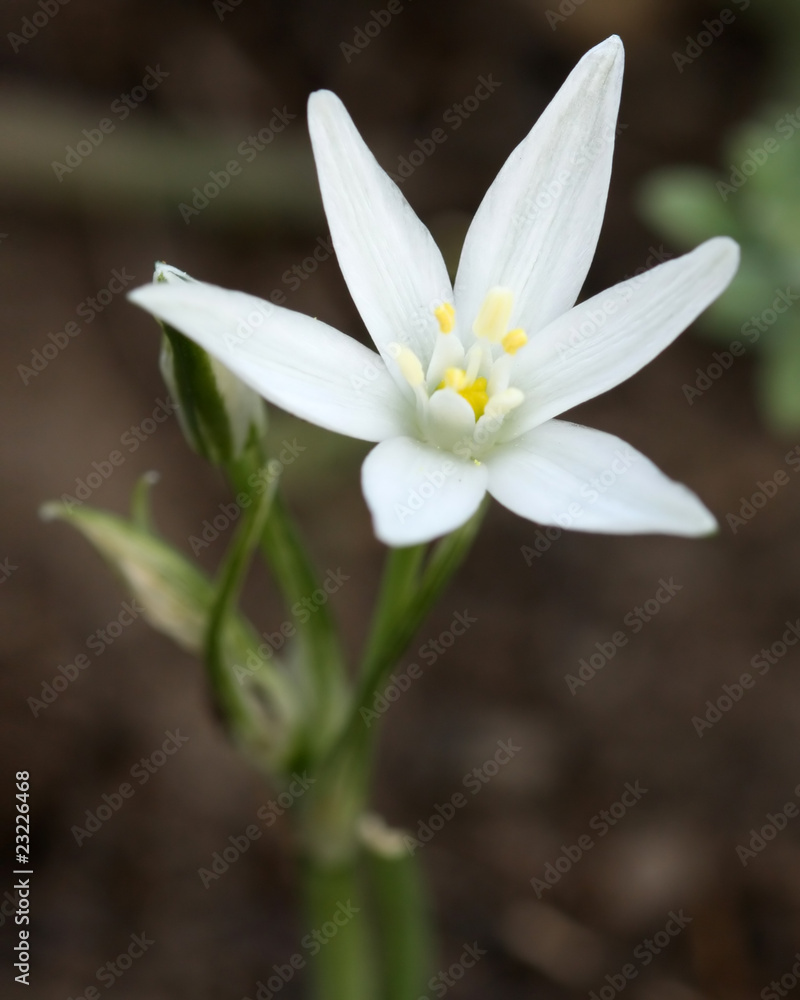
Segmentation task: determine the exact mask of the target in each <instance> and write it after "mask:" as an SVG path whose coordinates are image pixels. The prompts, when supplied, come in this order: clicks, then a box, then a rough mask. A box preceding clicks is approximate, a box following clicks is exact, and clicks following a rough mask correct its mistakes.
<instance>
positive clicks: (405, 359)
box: [392, 345, 425, 389]
mask: <svg viewBox="0 0 800 1000" xmlns="http://www.w3.org/2000/svg"><path fill="white" fill-rule="evenodd" d="M392 346H393V347H397V348H398V349H397V351H396V353H395V354H394V358H395V361H396V362H397V367H398V368H399V369H400V372H401V374H402V376H403V378H404V379H405V380H406V382H408V384H409V385H410V386H411V388H412V389H416V388H417V386H419V385H422V383H423V382H424V381H425V373H424V372H423V370H422V363H421V362H420V360H419V358H418V357H417V356H416V354H414V352H413V351H412V350H409V348H408V347H400V345H392Z"/></svg>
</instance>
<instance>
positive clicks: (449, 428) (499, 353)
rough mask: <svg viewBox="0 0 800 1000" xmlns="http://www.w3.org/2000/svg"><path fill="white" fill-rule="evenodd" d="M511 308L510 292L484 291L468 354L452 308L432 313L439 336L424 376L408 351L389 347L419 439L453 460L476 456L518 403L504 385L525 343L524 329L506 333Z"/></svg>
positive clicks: (518, 393)
mask: <svg viewBox="0 0 800 1000" xmlns="http://www.w3.org/2000/svg"><path fill="white" fill-rule="evenodd" d="M513 306H514V296H513V293H512V291H511V289H510V288H501V287H499V286H498V287H495V288H491V289H489V292H488V293H487V295H486V298H485V299H484V300H483V303H482V305H481V307H480V309H479V310H478V315H477V316H476V318H475V322H474V323H473V324H472V333H473V334H474V343H473V344H472V346H470V347H469V349H465V347H464V344H463V343H462V340H461V338H460V337H459V335H458V332H457V330H456V326H457V323H456V311H455V307H454V306H453V305H452V303H450V302H445V303H443V304H442V305H439V306H437V307H436V308H434V309H433V315H434V316H435V317H436V320H437V323H438V325H439V331H440V332H439V335H438V336H437V337H436V343H435V345H434V350H433V353H432V355H431V359H430V363H429V364H428V369H427V371H425V369H424V368H423V365H422V362H421V361H420V360H419V358H418V357H417V356H416V354H414V352H413V351H411V350H410V349H409V348H408V347H404V346H401V345H400V344H393V345H391V353H392V356H393V358H394V361H395V363H396V365H397V368H398V370H399V372H400V374H401V375H402V376H403V379H404V380H405V381H406V382H407V383H408V385H409V386H411V388H412V389H413V390H414V396H415V397H416V404H417V419H418V422H419V428H420V432H421V436H422V438H423V440H427V441H429V442H430V443H431V444H433V445H435V446H436V447H438V448H443V449H447V450H451V451H454V452H455V453H456V454H458V455H462V456H463V455H467V456H470V457H473V458H474V457H476V456H480V455H482V454H484V453H485V452H486V451H487V450H488V448H490V447H491V446H492V444H493V443H494V441H495V439H496V438H497V435H498V433H499V431H500V428H501V427H502V425H503V422H504V420H505V418H506V417H507V416H508V414H509V413H511V411H512V410H514V409H516V408H517V407H518V406H519V405H520V404H521V403H522V402H523V400H524V398H525V397H524V396H523V394H522V392H521V391H520V390H519V389H516V388H514V387H511V386H510V385H509V383H510V381H511V374H512V367H513V363H514V355H515V354H516V353H517V351H518V350H519V349H520V348H521V347H524V346H525V344H527V342H528V338H527V336H526V334H525V331H524V330H522V329H521V328H519V327H516V328H514V329H511V330H510V329H509V326H510V322H511V314H512V312H513ZM459 399H463V400H464V402H466V403H467V404H468V405H469V409H467V408H466V407H465V406H464V404H463V403H461V402H459Z"/></svg>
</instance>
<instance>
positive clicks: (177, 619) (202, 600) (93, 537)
mask: <svg viewBox="0 0 800 1000" xmlns="http://www.w3.org/2000/svg"><path fill="white" fill-rule="evenodd" d="M41 514H42V517H44V518H45V519H48V520H50V519H55V518H57V519H60V520H63V521H65V522H66V523H68V524H71V525H72V526H73V527H74V528H76V529H77V530H78V531H80V532H81V534H83V535H84V537H85V538H86V539H87V540H88V541H89V542H91V544H92V545H93V546H94V547H95V548H96V549H97V551H98V552H99V553H100V554H101V555H102V556H103V557H104V559H105V560H106V561H107V562H108V563H109V564H110V566H111V567H112V569H113V570H114V571H115V572H116V573H117V574H118V575H119V576H120V577H121V578H122V580H123V582H124V584H125V585H126V586H127V588H128V589H129V590H130V591H131V593H132V594H133V596H134V598H135V599H136V600H137V601H138V602H139V603H140V604H141V605H142V607H143V608H144V611H143V617H144V618H145V619H146V620H147V621H148V622H149V624H150V625H151V626H152V627H153V628H154V629H156V630H157V631H159V632H162V633H163V634H164V635H167V636H169V638H170V639H172V640H173V641H174V642H175V643H177V645H178V646H180V647H181V648H182V649H185V650H187V651H188V652H190V653H195V654H197V655H200V654H202V653H203V651H204V644H205V642H206V637H207V633H208V627H209V619H210V615H211V611H212V608H213V607H214V602H215V599H216V595H217V588H216V587H215V585H214V584H213V583H212V582H211V580H209V579H208V577H207V576H206V575H205V574H204V573H203V572H201V571H200V570H199V569H197V567H196V566H194V565H193V564H192V563H191V562H190V561H189V560H188V559H187V558H186V557H185V556H183V555H182V554H181V553H180V552H178V551H177V550H175V549H174V548H172V546H170V545H169V544H167V543H166V542H164V541H163V540H162V539H160V538H157V537H156V536H155V535H153V534H152V533H151V532H150V531H149V529H147V528H145V527H143V526H142V525H141V524H138V523H134V522H131V521H126V520H124V519H123V518H120V517H117V516H116V515H115V514H111V513H109V512H107V511H101V510H95V509H92V508H90V507H78V508H74V507H72V505H67V504H63V503H58V502H55V503H48V504H45V505H44V506H43V507H42V510H41ZM218 642H219V648H220V659H221V661H222V662H223V663H224V669H225V671H226V679H227V681H228V684H229V692H230V693H231V696H232V697H235V698H236V699H237V702H236V705H235V706H234V708H235V710H236V713H237V715H236V719H235V721H236V724H237V727H238V731H237V733H236V734H235V735H237V737H238V738H239V739H240V740H241V742H242V743H243V745H244V746H245V748H246V749H249V750H251V751H253V752H255V753H256V755H257V757H258V760H259V763H266V765H267V767H268V769H278V768H281V767H282V766H283V764H284V763H286V765H287V766H291V764H290V763H289V758H290V754H291V753H293V752H294V746H293V743H294V740H295V734H296V732H297V728H298V725H297V723H298V714H299V710H298V704H297V699H296V697H295V695H294V692H293V690H292V687H291V684H290V682H289V679H288V677H287V676H286V675H285V674H284V673H283V671H282V669H281V668H280V666H279V664H278V662H277V661H276V660H275V659H274V658H272V657H270V658H269V659H265V658H264V657H263V656H262V655H261V654H260V653H259V652H258V650H259V646H260V645H261V642H260V638H259V636H258V634H257V632H256V631H255V629H254V628H253V627H252V626H251V625H250V624H249V623H248V622H247V621H246V620H245V619H244V618H243V617H242V615H241V614H239V613H236V612H233V611H228V613H227V614H226V615H225V618H224V622H223V623H222V624H221V625H220V635H219V639H218ZM212 680H213V678H212ZM225 707H226V709H230V708H231V706H230V705H226V706H225Z"/></svg>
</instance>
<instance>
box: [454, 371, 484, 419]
mask: <svg viewBox="0 0 800 1000" xmlns="http://www.w3.org/2000/svg"><path fill="white" fill-rule="evenodd" d="M459 396H461V397H462V399H466V401H467V402H468V403H469V405H470V406H471V407H472V411H473V413H474V414H475V419H476V420H480V418H481V417H482V416H483V411H484V410H485V409H486V404H487V403H488V402H489V393H488V392H487V391H486V379H485V378H476V379H475V381H474V382H473V383H472V385H470V386H468V387H467V388H466V389H462V390H461V391H460V392H459Z"/></svg>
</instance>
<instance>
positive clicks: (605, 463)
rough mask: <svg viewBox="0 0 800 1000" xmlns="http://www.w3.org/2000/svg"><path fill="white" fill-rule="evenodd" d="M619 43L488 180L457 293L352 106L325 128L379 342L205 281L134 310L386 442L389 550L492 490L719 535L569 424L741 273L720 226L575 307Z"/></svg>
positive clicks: (663, 486) (633, 460)
mask: <svg viewBox="0 0 800 1000" xmlns="http://www.w3.org/2000/svg"><path fill="white" fill-rule="evenodd" d="M622 68H623V49H622V43H621V41H620V40H619V38H617V37H616V36H615V37H612V38H609V39H608V40H607V41H605V42H603V43H602V44H601V45H598V46H597V47H596V48H594V49H592V50H591V51H590V52H589V53H587V55H586V56H584V58H583V59H582V60H581V61H580V63H579V64H578V66H577V67H576V68H575V70H574V71H573V72H572V74H571V75H570V76H569V78H568V79H567V81H566V82H565V84H564V86H563V87H562V88H561V90H560V91H559V93H558V94H557V95H556V97H555V99H554V100H553V102H552V103H551V104H550V106H549V107H548V108H547V109H546V110H545V112H544V114H543V115H542V116H541V118H540V119H539V121H538V122H537V123H536V125H535V126H534V127H533V129H532V130H531V132H530V133H529V135H528V136H527V138H525V139H524V140H523V142H522V143H521V144H520V145H519V146H518V147H517V148H516V149H515V150H514V151H513V153H512V154H511V156H510V157H509V158H508V161H507V162H506V164H505V166H504V167H503V169H502V170H501V171H500V173H499V175H498V177H497V179H496V180H495V181H494V183H493V184H492V186H491V187H490V188H489V191H488V193H487V194H486V197H485V198H484V200H483V202H482V204H481V206H480V208H479V209H478V212H477V214H476V216H475V218H474V220H473V222H472V225H471V226H470V229H469V232H468V233H467V236H466V240H465V243H464V248H463V251H462V254H461V260H460V263H459V267H458V274H457V277H456V281H455V289H453V287H452V285H451V283H450V280H449V277H448V274H447V269H446V267H445V264H444V261H443V259H442V256H441V254H440V252H439V250H438V249H437V247H436V245H435V244H434V242H433V239H432V237H431V235H430V233H429V232H428V230H427V229H426V228H425V226H424V225H423V224H422V223H421V222H420V220H419V219H418V218H417V216H416V215H415V214H414V212H413V211H412V209H411V207H410V206H409V205H408V203H407V201H406V200H405V198H404V197H403V195H402V194H401V192H400V190H399V188H398V187H397V186H396V185H395V184H394V182H393V181H392V180H391V179H390V178H389V177H388V176H387V174H386V173H385V172H384V171H383V170H382V169H381V168H380V166H379V165H378V163H377V162H376V160H375V158H374V157H373V156H372V154H371V153H370V152H369V150H368V149H367V147H366V145H365V144H364V142H363V140H362V139H361V137H360V135H359V134H358V132H357V131H356V128H355V126H354V125H353V123H352V121H351V119H350V117H349V116H348V114H347V112H346V111H345V109H344V107H343V105H342V104H341V102H340V101H339V99H338V98H337V97H335V96H334V95H333V94H332V93H330V92H328V91H320V92H318V93H315V94H313V95H312V96H311V98H310V101H309V111H308V115H309V127H310V131H311V139H312V143H313V147H314V156H315V159H316V164H317V170H318V173H319V180H320V187H321V190H322V198H323V202H324V205H325V211H326V214H327V217H328V222H329V223H330V229H331V237H332V239H333V244H334V247H335V249H336V254H337V258H338V261H339V265H340V267H341V269H342V272H343V274H344V277H345V279H346V281H347V284H348V287H349V289H350V292H351V294H352V296H353V299H354V301H355V303H356V305H357V307H358V310H359V312H360V313H361V316H362V318H363V320H364V323H365V324H366V327H367V330H368V331H369V333H370V335H371V337H372V339H373V341H374V343H375V346H376V347H377V349H378V353H377V354H376V353H375V352H374V351H372V350H370V349H368V348H366V347H364V346H362V345H361V344H360V343H358V342H357V341H355V340H353V339H352V338H350V337H348V336H346V335H345V334H343V333H340V332H339V331H338V330H335V329H333V328H331V327H329V326H327V325H326V324H325V323H322V322H320V321H318V320H315V319H311V318H310V317H308V316H304V315H301V314H299V313H296V312H293V311H291V310H288V309H284V308H280V307H278V306H275V305H273V304H272V303H269V302H265V301H263V300H261V299H258V298H255V297H253V296H251V295H246V294H244V293H242V292H234V291H228V290H225V289H222V288H218V287H216V286H213V285H207V284H204V283H202V282H196V283H186V282H174V283H167V284H164V283H161V284H153V285H148V286H146V287H143V288H139V289H137V290H136V291H134V292H133V293H132V294H131V298H132V299H133V301H134V302H136V303H138V304H139V305H141V306H143V307H144V308H145V309H147V310H149V311H150V312H151V313H153V314H154V315H155V316H157V317H159V318H160V319H162V320H164V321H166V322H167V323H170V324H172V325H173V326H174V327H176V328H177V329H178V330H180V331H182V332H183V333H185V334H186V335H187V336H189V337H191V338H192V339H193V340H195V341H196V342H197V343H198V344H200V345H201V346H202V347H203V348H205V349H206V350H207V351H208V352H209V353H210V354H212V355H213V356H214V357H216V358H217V359H219V360H220V361H222V362H223V363H224V364H225V365H227V366H228V368H230V369H231V370H232V371H233V372H234V373H235V374H236V375H238V376H239V378H240V379H242V381H244V382H245V383H247V384H248V385H250V386H251V387H252V388H254V389H256V390H257V391H258V392H260V393H261V394H262V395H263V396H264V397H265V398H266V399H267V400H269V401H270V402H272V403H275V404H277V405H278V406H281V407H283V408H284V409H286V410H288V411H290V412H291V413H294V414H296V415H297V416H299V417H302V418H304V419H306V420H310V421H312V422H313V423H316V424H319V425H320V426H322V427H326V428H328V429H329V430H332V431H336V432H338V433H340V434H347V435H350V436H352V437H355V438H360V439H362V440H365V441H374V442H377V446H376V447H375V448H374V449H373V450H372V451H371V452H370V454H369V455H368V456H367V458H366V460H365V462H364V466H363V472H362V484H363V489H364V495H365V497H366V500H367V504H368V506H369V508H370V511H371V512H372V516H373V521H374V525H375V531H376V534H377V535H378V537H379V538H380V539H381V540H382V541H384V542H385V543H386V544H388V545H393V546H405V545H413V544H417V543H421V542H426V541H429V540H431V539H433V538H435V537H437V536H439V535H444V534H446V533H448V532H450V531H453V530H454V529H455V528H458V527H459V526H460V525H462V524H463V523H464V522H465V521H466V520H467V519H468V518H469V517H470V516H471V515H472V514H473V513H474V512H475V511H476V510H477V508H478V506H479V504H480V503H481V500H482V499H483V497H484V496H485V494H486V492H487V491H488V492H489V493H490V494H491V495H492V496H494V497H495V498H496V499H497V500H499V501H500V503H501V504H504V505H505V506H506V507H508V508H509V509H510V510H512V511H515V512H516V513H517V514H520V515H521V516H522V517H525V518H529V519H530V520H532V521H537V522H539V523H541V524H544V525H555V526H561V527H565V526H569V527H573V528H577V529H580V530H585V531H599V532H611V533H620V534H635V533H642V532H660V533H665V534H675V535H704V534H707V533H709V532H711V531H713V530H714V528H715V527H716V522H715V520H714V518H713V517H712V515H711V514H710V513H709V512H708V511H707V510H706V508H705V507H704V506H703V505H702V504H701V502H700V501H699V500H698V499H697V497H696V496H695V495H694V494H693V493H692V492H691V491H690V490H688V489H687V488H686V487H684V486H682V485H680V484H678V483H675V482H673V481H672V480H670V479H668V478H667V477H665V476H664V475H663V474H662V473H661V472H660V471H659V470H658V469H657V468H656V467H655V466H654V465H653V463H652V462H650V461H649V460H648V459H647V458H645V457H644V456H643V455H641V454H640V453H639V452H637V451H635V450H634V449H633V448H631V447H630V446H629V445H627V444H626V443H625V442H623V441H621V440H620V439H619V438H616V437H613V436H612V435H610V434H605V433H603V432H600V431H596V430H590V429H588V428H586V427H580V426H578V425H576V424H573V423H568V422H565V421H562V420H556V419H554V418H555V417H558V416H559V415H560V414H562V413H564V412H565V411H566V410H569V409H571V408H572V407H574V406H576V405H578V404H579V403H583V402H585V401H586V400H588V399H592V398H593V397H594V396H597V395H599V394H600V393H603V392H605V391H606V390H608V389H611V388H612V387H614V386H615V385H618V384H619V383H620V382H623V381H624V380H625V379H627V378H629V377H630V376H631V375H633V374H635V373H636V372H637V371H639V369H640V368H642V367H643V366H644V365H646V364H647V363H648V362H649V361H651V360H652V359H653V358H654V357H655V356H656V355H657V354H658V353H659V352H661V351H662V350H663V349H664V348H665V347H667V346H668V345H669V344H670V343H671V342H672V341H673V340H674V339H675V338H676V337H677V336H678V334H679V333H681V332H682V331H683V330H684V329H685V328H686V327H687V326H688V325H689V324H690V323H691V322H692V321H693V320H694V319H695V318H696V317H697V316H698V315H699V313H701V312H702V311H703V309H705V308H706V307H707V306H708V305H709V303H711V302H712V301H713V300H714V299H715V298H716V297H717V296H718V295H719V294H720V293H721V292H722V291H723V290H724V288H725V287H726V286H727V285H728V283H729V282H730V280H731V278H732V277H733V275H734V273H735V271H736V267H737V264H738V258H739V254H738V247H737V245H736V244H735V243H734V242H733V241H732V240H730V239H727V238H718V239H713V240H710V241H708V242H707V243H704V244H703V245H702V246H700V247H698V249H696V250H695V251H693V252H692V253H690V254H687V255H685V256H684V257H681V258H678V259H676V260H671V261H668V262H667V263H665V264H661V265H660V266H658V267H656V268H653V269H652V270H651V271H647V272H646V273H644V274H642V275H639V276H638V277H635V278H632V279H630V280H627V281H623V282H622V283H621V284H619V285H616V286H615V287H613V288H611V289H610V290H608V291H606V292H603V293H601V294H599V295H596V296H594V297H593V298H591V299H588V300H586V301H584V302H582V303H581V304H580V305H577V306H575V305H574V303H575V300H576V298H577V296H578V293H579V292H580V289H581V286H582V285H583V282H584V279H585V277H586V273H587V271H588V269H589V265H590V263H591V260H592V257H593V255H594V251H595V247H596V245H597V240H598V236H599V233H600V227H601V224H602V219H603V213H604V209H605V203H606V198H607V194H608V184H609V177H610V172H611V158H612V152H613V146H614V136H615V132H616V117H617V109H618V106H619V97H620V87H621V81H622Z"/></svg>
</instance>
